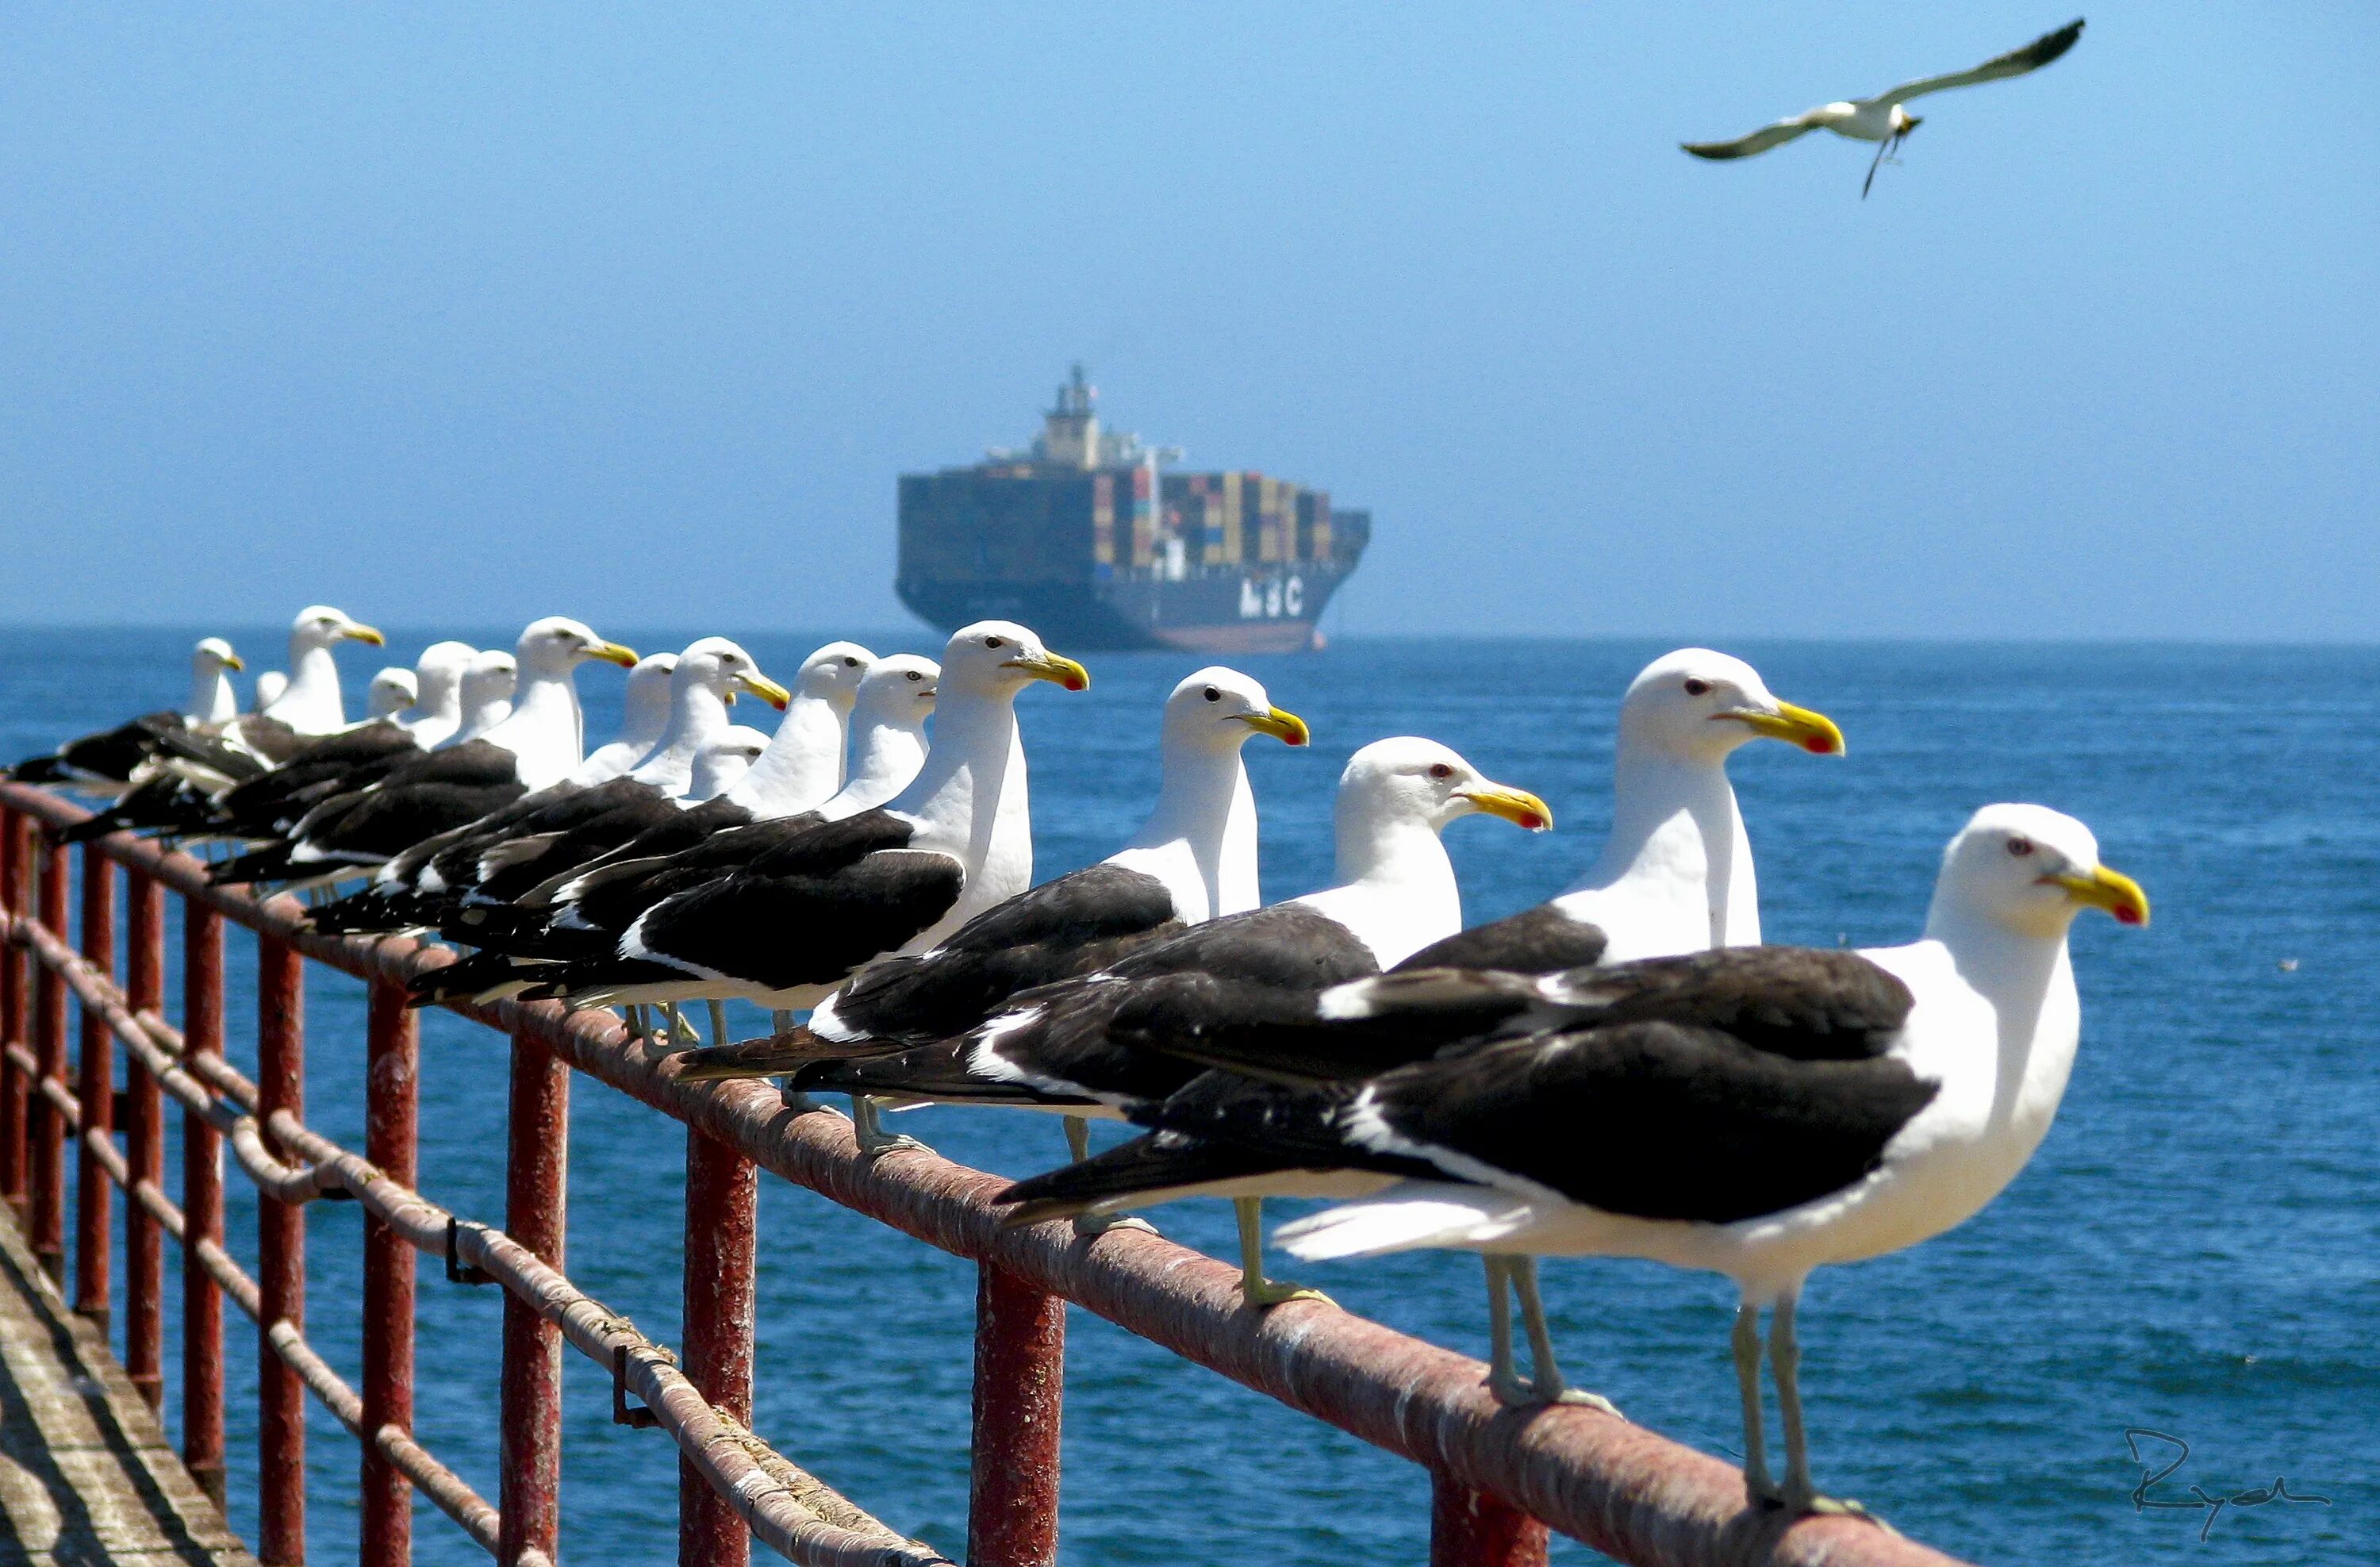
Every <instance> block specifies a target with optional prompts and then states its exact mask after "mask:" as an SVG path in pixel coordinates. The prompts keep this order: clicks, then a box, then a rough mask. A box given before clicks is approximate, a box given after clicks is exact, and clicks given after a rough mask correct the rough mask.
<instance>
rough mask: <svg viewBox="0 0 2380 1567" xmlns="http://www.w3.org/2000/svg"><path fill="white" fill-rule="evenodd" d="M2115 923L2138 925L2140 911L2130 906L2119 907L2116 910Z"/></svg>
mask: <svg viewBox="0 0 2380 1567" xmlns="http://www.w3.org/2000/svg"><path fill="white" fill-rule="evenodd" d="M2116 923H2117V924H2119V925H2138V924H2140V923H2141V911H2140V910H2138V909H2136V908H2132V907H2130V906H2126V907H2123V908H2119V909H2118V910H2116Z"/></svg>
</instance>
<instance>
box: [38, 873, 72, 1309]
mask: <svg viewBox="0 0 2380 1567" xmlns="http://www.w3.org/2000/svg"><path fill="white" fill-rule="evenodd" d="M41 852H42V887H41V909H40V914H39V917H40V919H41V922H42V925H44V926H46V927H47V928H48V929H49V930H50V931H51V933H52V934H58V933H62V932H63V931H64V930H65V929H66V928H67V851H66V846H65V845H64V844H55V843H52V842H51V841H50V840H49V836H48V834H46V833H44V834H43V835H42V851H41ZM33 1055H34V1058H35V1069H34V1073H33V1083H32V1086H31V1087H32V1101H31V1113H30V1118H29V1124H30V1127H31V1129H32V1131H31V1140H32V1161H33V1171H32V1203H33V1255H34V1256H35V1257H38V1258H40V1259H41V1264H42V1270H43V1271H44V1272H46V1273H48V1274H49V1276H50V1279H51V1282H54V1283H63V1282H65V1277H66V1255H67V1168H66V1130H67V1128H66V1121H65V1118H64V1117H62V1116H60V1115H59V1114H58V1109H57V1106H55V1105H54V1104H52V1103H51V1102H50V1100H49V1096H48V1095H46V1094H44V1093H42V1084H43V1083H45V1082H51V1081H55V1082H58V1083H61V1084H63V1083H64V1082H65V1081H66V1080H67V982H66V977H65V976H64V975H61V974H58V973H56V972H55V971H54V970H52V969H51V967H50V966H49V965H48V964H45V963H44V964H40V965H37V966H36V969H35V978H34V982H33Z"/></svg>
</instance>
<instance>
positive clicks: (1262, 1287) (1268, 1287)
mask: <svg viewBox="0 0 2380 1567" xmlns="http://www.w3.org/2000/svg"><path fill="white" fill-rule="evenodd" d="M1232 1211H1233V1213H1234V1214H1235V1215H1236V1216H1237V1217H1238V1219H1239V1221H1240V1298H1241V1299H1242V1300H1245V1301H1246V1302H1247V1303H1248V1304H1249V1305H1250V1306H1285V1305H1287V1304H1288V1303H1289V1302H1291V1301H1293V1300H1318V1301H1329V1300H1330V1296H1329V1295H1326V1294H1323V1293H1322V1292H1321V1291H1320V1290H1309V1289H1307V1288H1306V1287H1305V1285H1303V1284H1292V1283H1288V1282H1284V1281H1282V1280H1279V1279H1268V1278H1266V1277H1265V1270H1264V1198H1262V1197H1233V1199H1232ZM1333 1304H1336V1303H1333Z"/></svg>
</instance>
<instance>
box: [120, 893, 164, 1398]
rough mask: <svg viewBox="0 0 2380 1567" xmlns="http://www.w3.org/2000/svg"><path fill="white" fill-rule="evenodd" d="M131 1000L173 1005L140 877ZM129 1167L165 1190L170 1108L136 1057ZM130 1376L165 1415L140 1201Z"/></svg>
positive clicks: (149, 1233)
mask: <svg viewBox="0 0 2380 1567" xmlns="http://www.w3.org/2000/svg"><path fill="white" fill-rule="evenodd" d="M124 890H125V893H126V902H127V905H128V919H127V921H126V927H125V956H124V964H125V987H124V993H125V1000H127V1001H128V1002H130V1003H131V1005H132V1011H133V1013H134V1014H136V1015H147V1016H155V1015H160V1014H163V1012H164V1005H165V889H164V888H163V887H161V886H159V885H158V884H157V882H156V881H155V880H154V879H153V878H152V877H150V876H147V875H144V874H142V873H141V872H140V871H137V870H127V871H126V872H125V874H124ZM124 1076H125V1089H126V1099H125V1102H126V1109H127V1111H128V1113H127V1115H126V1117H125V1127H124V1161H125V1164H126V1166H127V1167H128V1169H129V1170H130V1171H131V1172H132V1180H133V1183H134V1184H135V1185H136V1186H137V1185H138V1184H140V1183H141V1182H144V1181H145V1182H147V1183H148V1184H150V1185H152V1186H154V1187H156V1188H157V1189H159V1190H160V1191H163V1190H164V1185H165V1104H164V1097H163V1095H162V1094H161V1092H160V1090H159V1088H158V1087H157V1079H156V1078H154V1077H152V1076H151V1075H150V1074H149V1070H148V1068H146V1067H144V1066H142V1065H141V1064H140V1057H139V1056H136V1055H132V1054H130V1053H129V1052H128V1053H127V1054H126V1057H125V1062H124ZM124 1310H125V1321H124V1369H125V1373H126V1375H128V1377H130V1378H131V1379H132V1385H133V1387H135V1388H137V1389H138V1390H140V1396H141V1397H142V1398H145V1399H147V1400H148V1401H149V1407H150V1408H152V1409H157V1408H161V1407H163V1405H164V1399H165V1233H164V1231H163V1230H161V1229H159V1228H158V1227H157V1221H156V1220H155V1219H154V1218H153V1217H152V1216H151V1214H150V1212H149V1210H148V1209H146V1208H144V1207H142V1206H141V1203H140V1198H139V1197H128V1198H127V1199H126V1200H125V1204H124Z"/></svg>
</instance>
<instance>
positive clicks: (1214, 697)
mask: <svg viewBox="0 0 2380 1567" xmlns="http://www.w3.org/2000/svg"><path fill="white" fill-rule="evenodd" d="M1207 699H1208V701H1210V702H1220V701H1221V700H1222V699H1223V693H1221V692H1220V691H1218V690H1216V689H1215V688H1214V687H1213V686H1208V687H1207Z"/></svg>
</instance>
